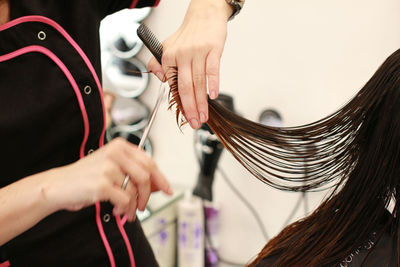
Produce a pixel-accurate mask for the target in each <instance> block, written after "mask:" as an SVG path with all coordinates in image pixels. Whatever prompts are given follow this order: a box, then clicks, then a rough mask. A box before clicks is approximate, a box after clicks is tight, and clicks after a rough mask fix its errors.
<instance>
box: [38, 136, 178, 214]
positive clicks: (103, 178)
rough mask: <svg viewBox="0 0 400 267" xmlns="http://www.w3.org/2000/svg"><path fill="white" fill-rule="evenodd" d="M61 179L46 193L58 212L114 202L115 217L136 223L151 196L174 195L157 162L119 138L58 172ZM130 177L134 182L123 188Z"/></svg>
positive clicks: (50, 182)
mask: <svg viewBox="0 0 400 267" xmlns="http://www.w3.org/2000/svg"><path fill="white" fill-rule="evenodd" d="M55 171H58V172H59V173H58V177H59V179H52V180H51V181H48V182H47V184H48V186H47V187H45V194H46V197H47V198H48V199H49V200H52V201H55V203H54V205H57V206H58V207H57V209H58V210H60V209H66V210H72V211H74V210H79V209H81V208H83V207H86V206H89V205H92V204H94V203H95V202H97V201H110V202H111V203H112V204H113V205H114V210H113V213H114V215H120V214H126V215H127V218H128V220H129V221H133V220H134V219H135V215H136V209H139V210H144V209H145V207H146V203H147V201H148V199H149V196H150V193H151V192H154V191H158V190H162V191H164V192H165V193H167V194H171V193H172V192H171V189H170V186H169V183H168V182H167V180H166V178H165V177H164V175H163V174H162V173H161V172H160V170H159V169H158V167H157V165H156V164H155V163H154V161H153V160H152V159H151V158H150V157H148V156H147V155H146V153H145V152H144V151H143V150H141V149H138V148H137V146H135V145H133V144H131V143H129V142H128V141H126V140H124V139H122V138H117V139H115V140H113V141H112V142H110V143H109V144H107V145H105V146H104V147H103V148H101V149H99V150H97V151H95V152H94V153H92V154H90V155H88V156H87V157H84V158H83V159H81V160H78V161H77V162H75V163H73V164H70V165H67V166H65V167H61V168H58V169H55ZM126 174H128V175H130V181H129V183H128V185H127V187H126V189H125V190H123V189H122V188H121V186H122V184H123V181H124V179H125V177H126Z"/></svg>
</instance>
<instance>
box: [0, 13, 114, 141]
mask: <svg viewBox="0 0 400 267" xmlns="http://www.w3.org/2000/svg"><path fill="white" fill-rule="evenodd" d="M24 22H42V23H45V24H48V25H50V26H52V27H53V28H55V29H56V30H57V31H59V32H60V33H61V34H62V35H63V36H64V37H65V39H67V41H68V42H69V43H70V44H71V45H72V46H73V47H74V48H75V50H76V51H77V52H78V53H79V55H80V56H81V57H82V59H83V61H84V62H85V64H86V66H87V67H88V68H89V70H90V72H91V73H92V76H93V78H94V80H95V82H96V85H97V88H98V90H99V93H100V98H101V104H102V109H103V129H102V133H101V137H100V140H99V145H100V147H101V146H103V145H104V133H105V130H106V121H105V118H106V116H105V114H106V113H105V108H104V99H103V91H102V90H101V84H100V80H99V77H98V76H97V74H96V71H95V70H94V67H93V65H92V63H91V62H90V60H89V58H88V57H87V56H86V54H85V52H83V50H82V48H80V46H79V45H78V44H77V43H76V42H75V41H74V39H73V38H72V37H71V36H70V35H69V34H68V33H67V32H66V31H65V30H64V29H63V28H62V27H61V26H60V25H59V24H58V23H57V22H55V21H54V20H52V19H49V18H46V17H43V16H25V17H20V18H17V19H14V20H12V21H9V22H7V23H6V24H3V25H1V26H0V31H3V30H5V29H8V28H11V27H13V26H15V25H17V24H20V23H24Z"/></svg>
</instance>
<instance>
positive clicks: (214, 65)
mask: <svg viewBox="0 0 400 267" xmlns="http://www.w3.org/2000/svg"><path fill="white" fill-rule="evenodd" d="M221 55H222V51H220V50H218V49H213V50H211V52H210V53H209V54H208V56H207V62H206V75H207V80H208V91H209V94H210V98H211V99H215V98H217V97H218V94H219V68H220V60H221Z"/></svg>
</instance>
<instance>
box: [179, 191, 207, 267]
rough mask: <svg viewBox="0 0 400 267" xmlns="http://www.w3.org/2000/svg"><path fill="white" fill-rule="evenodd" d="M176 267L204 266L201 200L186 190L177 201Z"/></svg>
mask: <svg viewBox="0 0 400 267" xmlns="http://www.w3.org/2000/svg"><path fill="white" fill-rule="evenodd" d="M177 239H178V240H177V241H178V267H204V255H205V254H204V212H203V203H202V200H201V199H200V198H199V197H197V196H193V195H192V194H191V193H190V192H186V194H185V197H184V198H183V199H182V200H181V201H180V202H179V203H178V237H177Z"/></svg>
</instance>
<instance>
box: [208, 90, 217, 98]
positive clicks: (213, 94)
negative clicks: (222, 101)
mask: <svg viewBox="0 0 400 267" xmlns="http://www.w3.org/2000/svg"><path fill="white" fill-rule="evenodd" d="M210 98H211V99H215V98H217V94H216V93H215V91H211V92H210Z"/></svg>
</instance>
